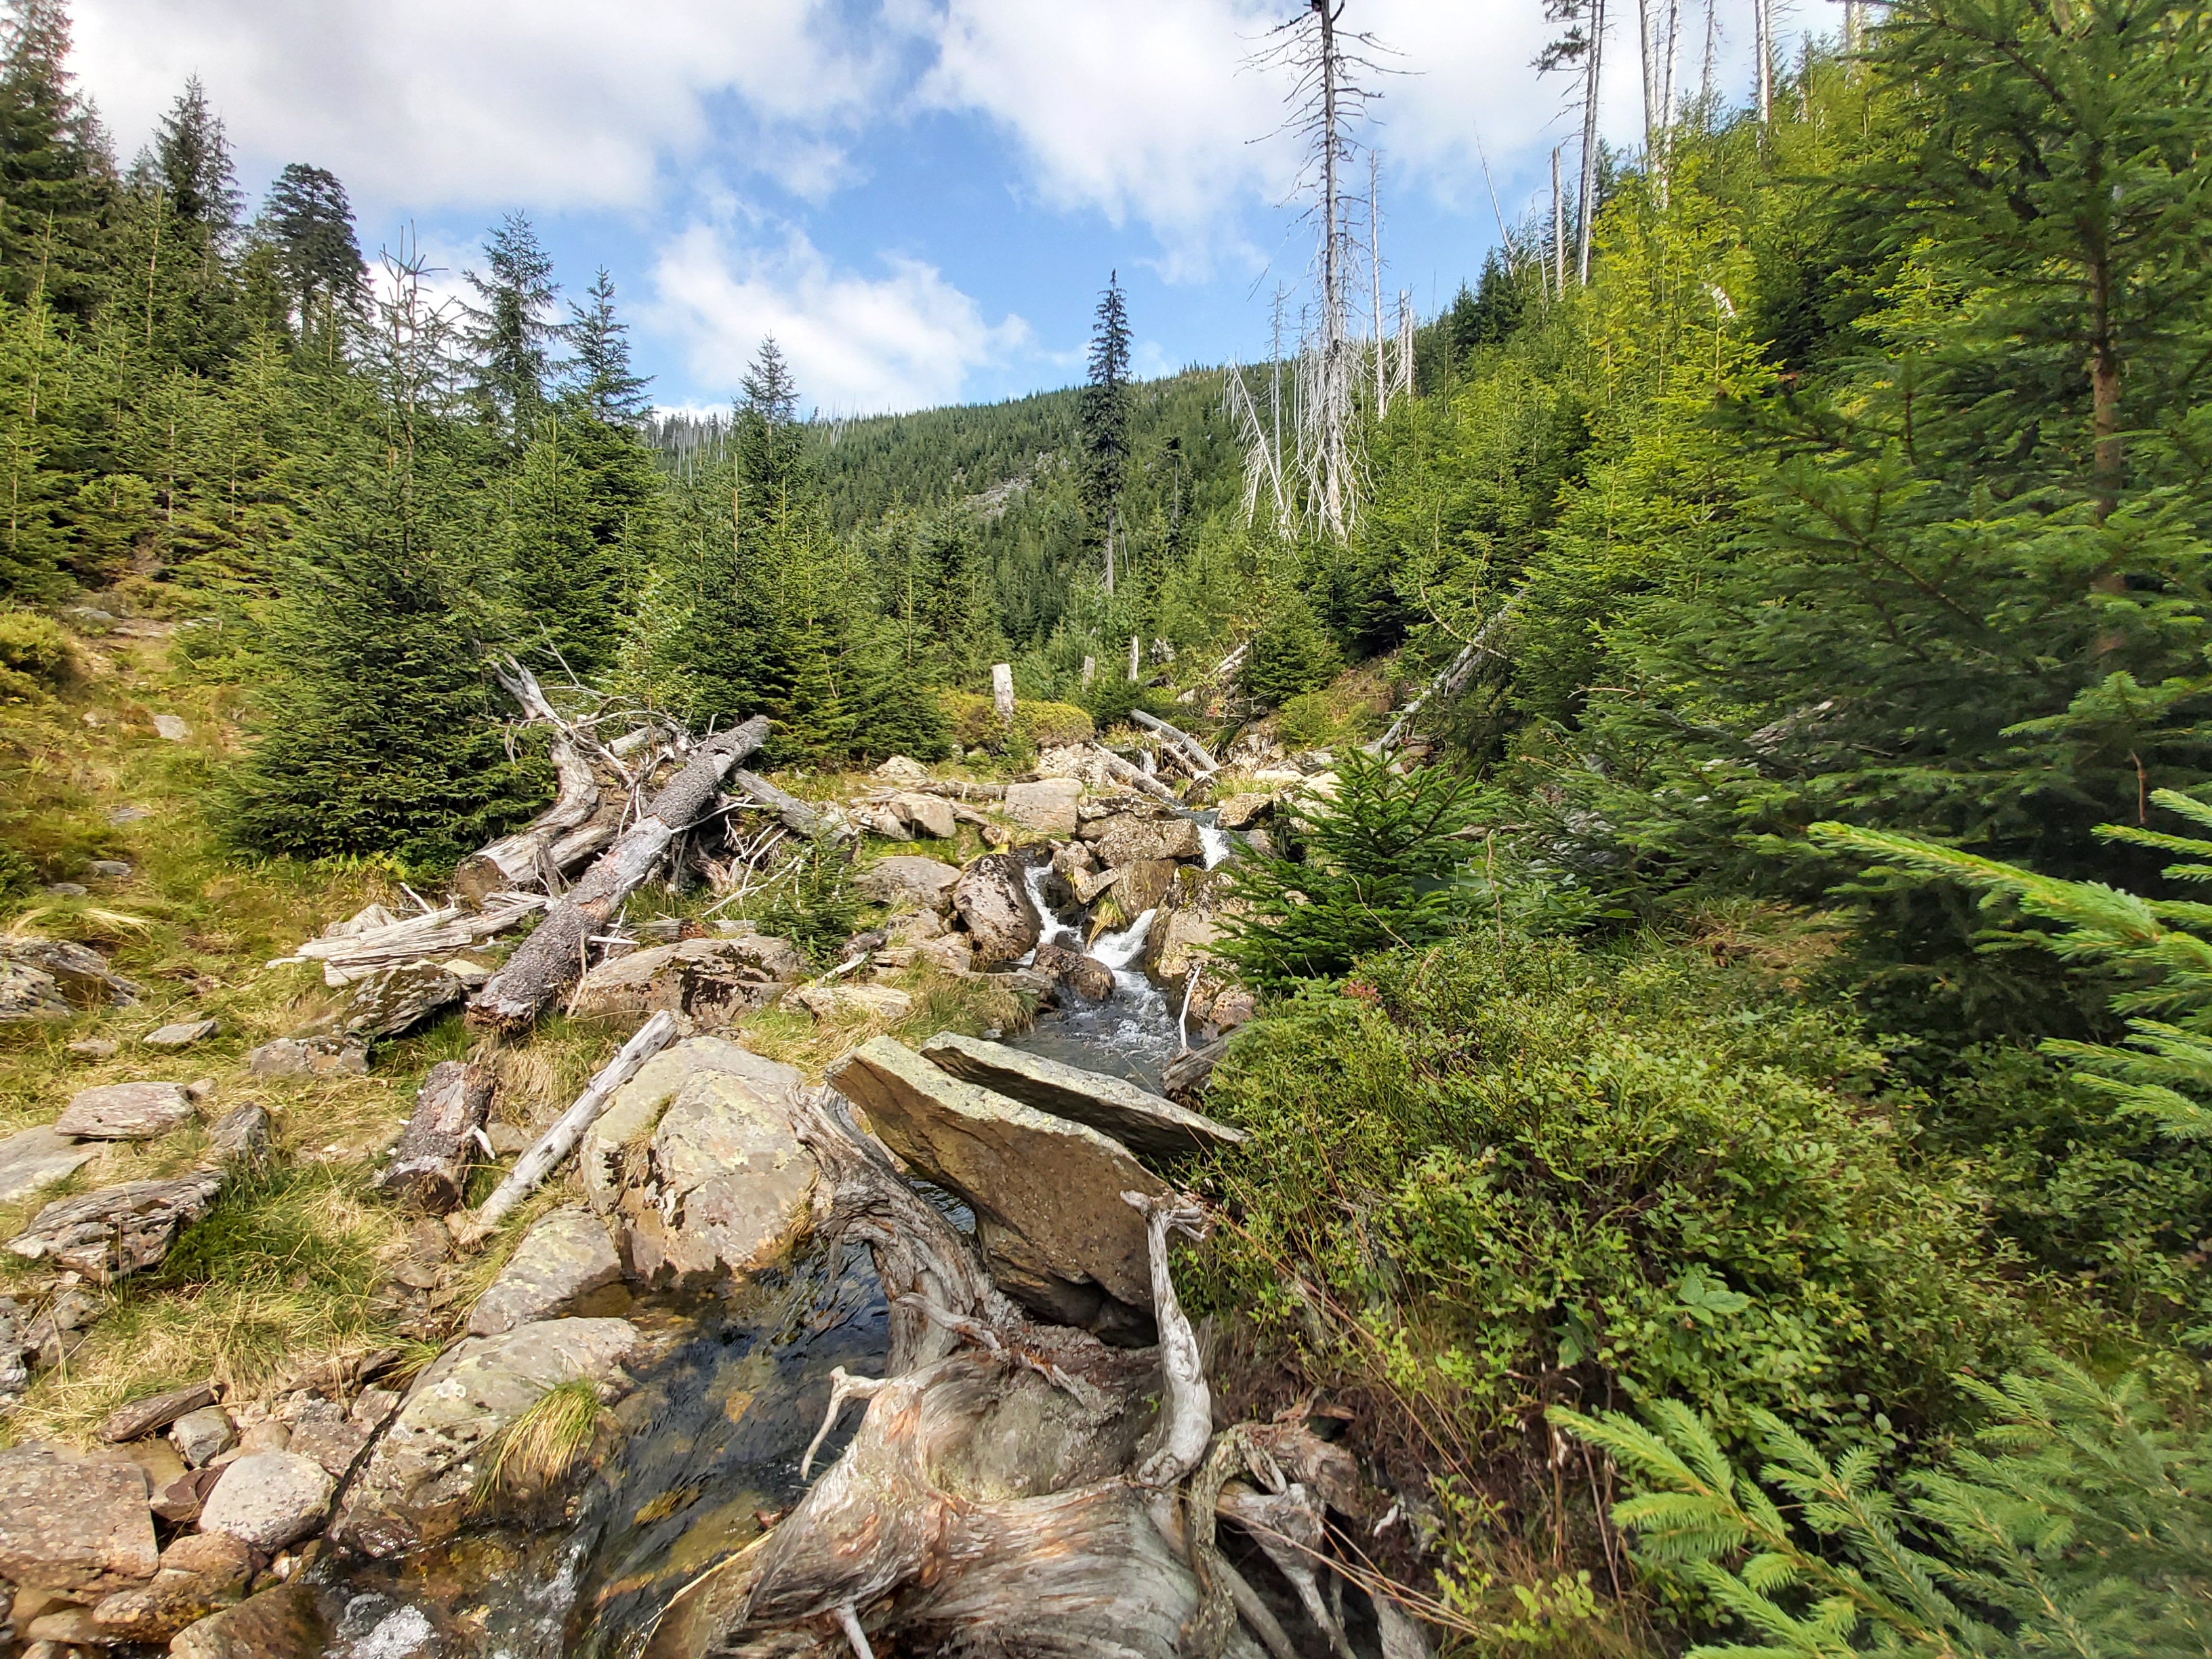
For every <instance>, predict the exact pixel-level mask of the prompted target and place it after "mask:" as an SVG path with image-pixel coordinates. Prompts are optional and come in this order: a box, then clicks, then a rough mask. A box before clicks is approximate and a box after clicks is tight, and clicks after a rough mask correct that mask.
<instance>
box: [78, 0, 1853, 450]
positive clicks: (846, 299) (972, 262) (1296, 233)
mask: <svg viewBox="0 0 2212 1659" xmlns="http://www.w3.org/2000/svg"><path fill="white" fill-rule="evenodd" d="M1717 5H1718V8H1719V9H1718V14H1717V17H1716V18H1715V20H1714V21H1715V33H1716V38H1717V71H1716V81H1717V84H1718V86H1719V88H1721V90H1723V92H1724V93H1726V94H1729V95H1732V96H1735V95H1740V94H1741V91H1742V90H1743V88H1741V87H1740V86H1739V85H1738V83H1739V82H1747V81H1748V76H1749V71H1748V68H1747V58H1748V53H1747V50H1746V48H1747V40H1748V37H1749V33H1750V28H1751V22H1750V5H1749V0H1717ZM1682 6H1683V11H1684V20H1683V35H1684V49H1683V52H1682V67H1681V70H1680V81H1681V83H1682V84H1684V85H1685V86H1686V87H1687V88H1690V89H1692V90H1694V88H1695V84H1696V82H1697V79H1698V76H1699V73H1700V68H1701V62H1702V58H1703V56H1704V50H1705V29H1706V14H1705V0H1682ZM1295 9H1297V3H1296V0H651V3H649V4H646V5H615V4H610V3H606V0H598V3H594V0H306V3H302V0H76V27H77V52H76V67H77V69H78V70H79V73H80V75H81V76H82V85H83V87H84V88H85V90H87V91H88V93H90V94H91V95H92V97H93V98H94V101H95V102H96V103H97V104H98V106H99V107H100V112H101V113H102V115H103V117H104V118H106V122H107V124H108V125H109V127H110V128H111V130H112V131H113V133H114V136H115V139H116V143H117V146H118V149H119V150H120V151H121V153H122V154H123V155H124V156H125V159H126V160H127V159H128V157H129V156H130V155H131V154H132V153H133V152H135V151H136V149H137V148H138V146H139V145H140V144H142V143H144V142H145V139H146V137H147V135H148V134H149V132H150V131H152V129H153V126H154V124H155V121H156V120H157V119H158V118H159V116H160V114H161V111H162V109H163V108H164V107H165V106H167V103H168V102H169V100H171V99H172V98H173V97H174V95H175V94H176V92H177V89H178V88H179V87H180V86H181V85H182V83H183V82H184V80H185V77H186V76H189V75H194V74H197V76H199V77H200V78H201V80H202V81H203V82H205V84H206V86H207V88H208V93H209V95H210V99H211V100H212V101H213V103H214V104H215V106H216V108H217V110H218V111H219V112H221V114H222V118H223V119H224V121H225V123H226V125H227V126H228V131H229V134H230V138H231V142H232V145H233V148H234V151H235V153H236V155H237V159H238V163H239V169H240V182H241V184H242V185H244V186H245V187H246V190H247V191H248V192H249V194H250V195H251V196H252V197H253V198H254V199H255V200H257V201H258V197H259V195H260V193H261V191H263V190H264V189H265V187H266V185H267V183H268V180H269V179H270V177H271V176H272V175H273V174H274V173H276V169H277V168H279V167H282V166H283V164H284V163H286V162H287V161H310V162H313V163H315V164H317V165H319V166H322V167H328V168H330V169H331V171H333V172H335V173H337V174H338V175H339V176H340V177H341V178H342V179H344V180H345V182H346V185H347V187H348V189H349V191H350V192H351V194H352V197H353V201H354V204H355V208H356V215H357V217H358V219H359V221H360V226H361V234H362V244H363V246H364V248H365V250H367V251H368V252H369V253H370V254H371V256H372V258H373V257H374V254H375V252H376V251H377V250H378V248H379V247H380V246H397V245H398V242H399V240H400V239H401V237H402V236H403V235H404V234H412V235H413V236H414V237H415V238H416V240H417V241H418V242H419V244H420V246H422V249H423V250H424V251H425V252H427V253H428V255H429V256H430V258H431V261H432V263H433V264H435V265H439V266H441V267H444V268H446V269H447V270H448V271H449V272H453V273H458V271H459V270H460V269H462V268H464V267H465V266H466V265H468V264H471V262H473V261H474V259H475V258H476V255H475V249H476V247H477V244H478V243H479V241H480V240H481V238H482V236H483V230H484V228H485V227H486V226H487V225H489V224H490V223H491V222H493V221H494V220H495V219H496V218H497V217H498V216H500V215H501V214H502V213H505V212H507V211H509V210H517V209H519V210H523V211H525V212H526V213H528V214H529V215H530V216H531V218H532V221H533V222H535V223H536V224H537V225H538V228H539V231H540V234H541V235H542V236H543V237H544V240H545V242H546V244H547V246H549V247H550V249H551V251H552V252H553V254H554V257H555V258H556V262H557V264H558V268H559V274H560V276H561V277H562V281H563V282H564V283H565V284H566V286H567V288H568V290H569V291H570V292H571V293H575V292H578V291H580V289H582V288H583V287H584V285H585V284H586V283H588V282H589V281H590V279H591V276H592V270H594V269H595V268H596V267H598V266H599V265H605V266H606V267H607V268H608V269H609V270H611V272H612V274H613V276H614V280H615V283H616V287H617V294H618V296H619V300H620V304H621V307H622V309H623V313H624V314H625V315H626V316H627V317H628V319H629V321H630V322H631V324H632V325H633V330H634V333H635V339H636V343H637V351H638V356H639V359H640V363H641V367H642V368H645V369H647V370H648V371H649V372H651V373H652V374H653V375H654V376H655V384H654V388H653V391H654V395H655V396H656V398H658V399H659V401H660V402H661V403H662V404H664V405H666V406H671V407H674V406H692V407H702V408H703V407H708V406H713V405H717V404H722V403H724V402H726V400H727V399H728V398H729V397H730V395H731V393H732V391H733V390H734V389H735V387H736V385H737V381H738V375H739V374H740V373H741V371H742V368H743V366H744V362H745V361H746V360H747V359H748V358H749V357H750V356H751V354H752V352H753V349H754V348H755V347H756V345H757V343H758V341H759V339H760V337H761V336H762V335H763V334H764V333H769V332H773V333H774V334H775V337H776V338H777V340H778V341H779V343H781V345H782V346H783V348H784V349H785V350H786V352H787V355H788V356H790V357H791V359H792V360H793V363H794V364H795V366H796V368H797V369H798V371H799V376H800V381H801V390H802V395H803V398H804V401H805V404H809V405H813V406H818V407H819V408H821V409H823V410H825V411H841V412H860V411H871V410H897V409H912V408H917V407H922V406H927V405H929V404H939V403H945V402H952V401H975V400H984V399H990V398H1001V397H1006V396H1011V395H1014V394H1017V393H1019V392H1027V391H1030V390H1034V389H1036V388H1038V387H1041V386H1059V385H1064V384H1066V383H1068V382H1070V381H1071V380H1077V379H1079V378H1080V376H1081V373H1082V369H1081V358H1082V352H1083V348H1084V343H1085V335H1086V332H1087V330H1088V327H1089V323H1090V314H1091V307H1092V306H1093V305H1094V304H1095V302H1096V298H1097V290H1098V289H1099V288H1101V287H1102V286H1103V283H1104V282H1105V280H1106V276H1107V273H1108V271H1109V270H1119V271H1120V273H1121V280H1122V283H1123V284H1124V286H1125V287H1126V288H1127V289H1128V291H1129V295H1130V308H1131V313H1132V319H1133V325H1134V331H1135V333H1136V337H1137V340H1138V354H1139V355H1138V362H1139V368H1142V369H1144V370H1146V371H1147V372H1161V371H1164V370H1169V369H1172V368H1177V367H1180V366H1182V364H1185V363H1188V362H1220V361H1223V360H1225V359H1226V358H1228V357H1231V356H1246V357H1249V356H1258V355H1261V354H1263V353H1264V352H1265V350H1266V348H1267V312H1268V296H1269V295H1270V294H1272V292H1273V289H1274V288H1275V287H1276V285H1277V283H1288V284H1291V285H1292V286H1293V287H1295V286H1296V285H1297V283H1300V282H1301V281H1302V280H1303V279H1304V276H1305V272H1306V266H1307V258H1308V252H1309V246H1308V237H1307V234H1306V233H1305V232H1304V230H1302V229H1301V228H1299V227H1298V226H1297V223H1296V222H1295V209H1294V208H1285V205H1284V203H1285V197H1286V196H1287V195H1288V193H1289V191H1290V190H1291V184H1292V180H1293V178H1294V176H1295V173H1296V170H1297V156H1296V154H1295V149H1294V147H1293V146H1292V145H1291V143H1289V142H1288V141H1287V140H1285V139H1283V138H1281V137H1273V136H1271V135H1273V134H1274V133H1275V132H1276V130H1277V129H1278V127H1279V125H1280V123H1281V121H1282V118H1283V113H1284V111H1283V102H1282V100H1283V97H1284V94H1285V91H1286V89H1287V88H1286V86H1285V79H1284V76H1282V74H1281V73H1280V72H1279V71H1277V72H1270V71H1269V70H1266V69H1265V68H1261V67H1255V66H1254V65H1253V64H1251V63H1250V61H1249V60H1250V59H1251V58H1252V57H1253V55H1254V53H1255V49H1256V48H1257V47H1258V46H1260V45H1261V41H1262V39H1263V37H1264V36H1265V35H1266V34H1267V32H1268V30H1269V28H1270V27H1272V26H1273V24H1275V23H1277V22H1279V21H1282V20H1283V19H1284V18H1285V17H1287V16H1289V15H1291V14H1292V12H1293V11H1294V10H1295ZM1614 9H1615V10H1617V11H1619V12H1620V13H1622V14H1624V15H1626V19H1627V21H1625V22H1623V23H1622V24H1620V25H1619V26H1617V27H1616V28H1615V30H1614V31H1613V34H1612V36H1611V38H1610V39H1609V40H1608V54H1609V59H1610V61H1609V64H1608V80H1609V82H1610V84H1609V86H1608V88H1607V94H1606V96H1605V98H1604V100H1602V105H1601V114H1602V117H1603V121H1604V126H1605V129H1606V131H1607V133H1608V134H1609V135H1610V136H1611V137H1613V140H1614V141H1615V142H1617V143H1631V142H1632V141H1633V140H1634V139H1635V138H1636V137H1637V135H1638V133H1639V132H1640V131H1641V113H1640V105H1639V102H1638V100H1639V98H1640V88H1639V85H1638V73H1637V69H1636V58H1635V35H1634V27H1635V26H1634V22H1633V18H1632V13H1631V11H1630V9H1629V8H1628V7H1626V6H1625V5H1623V6H1616V7H1615V8H1614ZM1830 10H1832V7H1830V6H1828V5H1826V3H1824V0H1800V6H1799V10H1798V12H1797V14H1796V15H1795V16H1793V17H1791V18H1790V20H1789V21H1787V22H1786V23H1785V24H1784V26H1783V27H1784V28H1785V29H1787V30H1789V31H1790V32H1793V33H1794V32H1795V31H1796V30H1799V29H1802V28H1806V27H1813V28H1819V29H1832V27H1834V24H1833V21H1832V19H1831V18H1830V17H1829V16H1828V15H1826V13H1827V12H1829V11H1830ZM1346 26H1347V27H1358V28H1360V29H1364V30H1366V31H1369V32H1370V33H1372V34H1373V35H1374V36H1375V37H1376V40H1377V41H1378V42H1379V43H1381V45H1382V46H1384V47H1386V48H1389V52H1388V53H1387V54H1384V55H1382V56H1381V61H1382V62H1383V63H1384V64H1386V65H1388V66H1389V68H1390V69H1391V70H1393V71H1394V72H1392V73H1389V74H1387V75H1384V76H1380V77H1378V78H1377V79H1376V86H1377V88H1379V90H1380V93H1381V94H1382V95H1381V96H1380V98H1379V99H1378V100H1377V101H1376V104H1375V106H1374V108H1373V117H1374V119H1373V121H1372V123H1371V125H1370V127H1369V128H1368V129H1367V130H1366V131H1365V132H1364V137H1365V138H1366V139H1367V140H1368V141H1369V142H1370V143H1372V145H1373V146H1374V147H1375V148H1376V149H1377V150H1378V151H1379V152H1380V155H1381V157H1382V167H1383V191H1382V193H1383V260H1384V264H1385V265H1386V267H1387V271H1386V276H1385V282H1386V283H1387V285H1388V287H1389V289H1390V290H1391V291H1392V292H1393V293H1394V294H1395V292H1396V291H1397V290H1400V289H1404V290H1406V291H1407V292H1409V293H1410V294H1411V295H1412V296H1413V303H1414V304H1415V306H1416V307H1417V308H1419V310H1421V311H1422V312H1424V313H1426V312H1428V311H1430V310H1431V309H1433V308H1434V307H1435V306H1437V304H1439V303H1443V302H1447V301H1449V298H1450V295H1451V294H1452V292H1453V290H1454V289H1456V287H1457V286H1458V284H1459V283H1460V281H1461V280H1462V277H1466V276H1472V275H1474V273H1475V272H1477V271H1478V270H1480V267H1481V263H1482V258H1483V255H1484V252H1485V251H1486V249H1488V248H1489V247H1490V246H1492V245H1493V244H1494V243H1495V241H1496V240H1497V236H1498V230H1497V220H1496V216H1495V215H1494V213H1493V210H1492V202H1491V195H1490V191H1489V187H1488V185H1486V179H1485V174H1484V170H1483V164H1482V162H1483V158H1484V157H1485V156H1486V157H1487V159H1488V162H1489V167H1490V176H1491V178H1492V179H1494V180H1495V184H1496V188H1497V191H1498V197H1500V198H1501V200H1502V201H1503V204H1504V211H1505V216H1506V218H1507V219H1508V221H1509V222H1510V221H1512V220H1515V219H1516V218H1517V217H1518V216H1519V215H1520V214H1521V213H1522V211H1524V210H1527V209H1528V207H1530V206H1531V205H1533V204H1534V203H1535V202H1536V200H1537V199H1538V196H1539V193H1540V191H1543V190H1545V189H1546V188H1547V186H1546V185H1545V179H1546V177H1547V168H1548V156H1549V152H1550V149H1551V148H1552V146H1553V145H1554V144H1557V143H1560V142H1562V141H1563V140H1568V139H1570V138H1571V131H1572V129H1573V127H1574V125H1575V122H1576V118H1575V116H1574V115H1573V114H1572V112H1571V111H1569V110H1568V109H1567V108H1566V102H1567V100H1568V99H1569V97H1570V96H1571V88H1569V87H1567V86H1566V85H1565V82H1564V79H1563V78H1561V77H1552V78H1549V79H1544V80H1540V79H1539V77H1538V76H1536V75H1535V73H1534V70H1531V69H1530V67H1529V63H1530V60H1531V59H1532V58H1534V56H1535V55H1536V53H1537V52H1538V51H1539V50H1540V49H1541V46H1542V44H1543V40H1544V37H1545V35H1546V33H1547V26H1546V25H1545V23H1544V21H1543V20H1542V15H1541V5H1540V3H1539V0H1349V4H1348V6H1347V9H1346ZM1614 66H1617V72H1616V70H1615V67H1614ZM1567 165H1568V167H1569V169H1570V173H1571V169H1572V166H1573V161H1572V152H1571V149H1570V152H1569V155H1568V160H1567Z"/></svg>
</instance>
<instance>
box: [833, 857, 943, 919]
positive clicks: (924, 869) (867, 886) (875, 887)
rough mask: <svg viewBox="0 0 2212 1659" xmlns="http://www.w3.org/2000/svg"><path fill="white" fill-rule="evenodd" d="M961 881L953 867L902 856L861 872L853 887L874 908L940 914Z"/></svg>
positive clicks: (937, 861) (880, 862)
mask: <svg viewBox="0 0 2212 1659" xmlns="http://www.w3.org/2000/svg"><path fill="white" fill-rule="evenodd" d="M959 879H960V872H959V871H958V870H957V869H955V868H954V867H953V866H951V865H949V864H944V863H940V862H939V860H936V859H925V858H916V857H914V856H912V855H910V854H897V855H895V856H893V857H891V858H887V859H878V860H876V861H875V862H874V863H873V864H872V865H870V866H868V867H867V868H866V869H865V870H863V871H862V872H860V878H859V879H858V880H856V881H855V882H854V888H855V889H856V890H858V892H859V893H860V896H861V897H862V898H864V899H866V900H867V901H868V902H870V903H872V904H883V905H888V906H890V908H892V909H894V910H901V909H908V908H921V909H924V910H939V911H941V910H943V909H944V908H945V905H946V904H947V903H948V902H950V901H951V893H952V889H953V886H954V884H956V883H957V882H958V881H959Z"/></svg>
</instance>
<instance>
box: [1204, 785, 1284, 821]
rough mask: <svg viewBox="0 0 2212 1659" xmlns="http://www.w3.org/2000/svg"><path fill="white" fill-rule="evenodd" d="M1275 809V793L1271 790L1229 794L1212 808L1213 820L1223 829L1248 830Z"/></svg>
mask: <svg viewBox="0 0 2212 1659" xmlns="http://www.w3.org/2000/svg"><path fill="white" fill-rule="evenodd" d="M1274 810H1275V795H1274V793H1273V791H1272V790H1254V791H1251V792H1250V793H1246V794H1242V795H1231V796H1230V797H1229V798H1228V799H1226V800H1225V801H1223V802H1222V803H1221V805H1219V806H1218V807H1216V808H1215V809H1214V814H1213V818H1214V822H1215V823H1218V824H1219V825H1220V826H1221V827H1222V828H1223V829H1250V828H1251V827H1252V825H1253V824H1254V823H1257V822H1258V821H1259V820H1260V819H1261V818H1262V817H1265V816H1266V815H1267V814H1268V813H1269V812H1272V811H1274Z"/></svg>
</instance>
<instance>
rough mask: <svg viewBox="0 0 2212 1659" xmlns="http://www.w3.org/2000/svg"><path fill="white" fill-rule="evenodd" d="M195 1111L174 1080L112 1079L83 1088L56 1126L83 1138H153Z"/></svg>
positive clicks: (61, 1131)
mask: <svg viewBox="0 0 2212 1659" xmlns="http://www.w3.org/2000/svg"><path fill="white" fill-rule="evenodd" d="M191 1115H192V1103H191V1101H190V1100H188V1099H186V1098H185V1091H184V1090H183V1089H182V1088H180V1087H179V1086H178V1085H176V1084H173V1083H108V1084H103V1085H101V1086H100V1087H99V1088H97V1089H80V1090H78V1091H77V1092H76V1095H75V1096H73V1097H71V1098H70V1103H69V1108H68V1109H67V1110H66V1111H64V1112H63V1114H62V1115H61V1116H60V1117H59V1118H58V1119H57V1120H56V1121H55V1123H54V1128H55V1129H56V1130H57V1131H58V1133H62V1134H65V1135H75V1136H76V1138H77V1139H80V1140H151V1139H153V1138H154V1137H155V1135H164V1134H167V1133H168V1132H169V1131H170V1130H172V1129H173V1128H175V1127H177V1126H178V1125H179V1123H182V1122H183V1121H185V1119H186V1118H189V1117H190V1116H191Z"/></svg>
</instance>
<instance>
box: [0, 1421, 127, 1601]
mask: <svg viewBox="0 0 2212 1659" xmlns="http://www.w3.org/2000/svg"><path fill="white" fill-rule="evenodd" d="M160 1565H161V1556H160V1552H159V1551H158V1550H157V1549H156V1548H155V1545H154V1516H153V1513H152V1511H150V1510H149V1509H148V1508H147V1507H146V1474H145V1472H144V1471H143V1469H141V1468H139V1467H138V1466H137V1464H136V1463H133V1462H129V1461H127V1460H125V1459H124V1458H122V1457H121V1456H120V1455H119V1454H117V1453H113V1452H109V1453H106V1454H104V1455H101V1456H100V1457H79V1456H77V1455H76V1454H74V1453H72V1452H69V1451H65V1450H64V1449H62V1448H61V1447H59V1446H52V1445H48V1444H46V1443H44V1442H42V1441H33V1442H32V1443H30V1444H28V1445H24V1446H15V1447H11V1448H9V1449H8V1450H6V1451H0V1578H4V1579H6V1580H7V1581H8V1582H9V1583H13V1584H35V1585H38V1586H40V1588H41V1589H54V1590H62V1591H65V1592H68V1593H70V1594H74V1595H82V1594H86V1593H88V1592H91V1591H94V1590H99V1591H107V1590H114V1589H127V1588H130V1587H132V1586H135V1585H137V1584H143V1583H145V1582H146V1581H147V1580H148V1579H150V1578H151V1577H153V1576H154V1573H155V1570H156V1569H157V1568H158V1567H159V1566H160Z"/></svg>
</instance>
